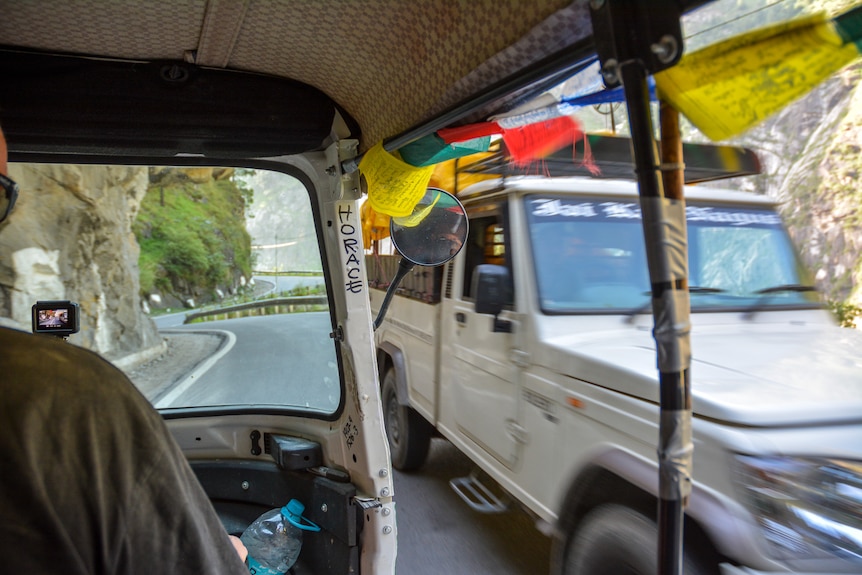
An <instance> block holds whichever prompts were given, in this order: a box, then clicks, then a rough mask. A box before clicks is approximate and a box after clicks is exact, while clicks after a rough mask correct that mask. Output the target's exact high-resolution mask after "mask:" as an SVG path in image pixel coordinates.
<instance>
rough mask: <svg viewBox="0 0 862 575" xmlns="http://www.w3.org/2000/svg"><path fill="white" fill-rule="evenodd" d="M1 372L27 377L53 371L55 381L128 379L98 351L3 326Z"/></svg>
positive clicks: (0, 335)
mask: <svg viewBox="0 0 862 575" xmlns="http://www.w3.org/2000/svg"><path fill="white" fill-rule="evenodd" d="M0 349H2V350H3V353H2V354H0V371H3V372H4V373H7V374H18V375H19V376H21V377H26V376H27V374H28V373H30V372H33V373H44V372H45V371H46V370H50V372H51V373H52V375H53V377H54V378H64V376H65V375H69V374H75V375H76V376H77V377H78V378H80V376H82V375H85V374H89V375H91V376H95V377H97V378H103V377H111V378H122V379H126V376H125V374H124V373H123V372H122V371H120V370H119V369H118V368H117V367H116V366H114V365H113V364H112V363H110V362H109V361H108V360H106V359H105V358H103V357H102V356H100V355H99V354H97V353H96V352H93V351H90V350H88V349H84V348H82V347H78V346H76V345H74V344H71V343H68V342H66V341H63V340H62V339H60V338H58V337H54V336H51V335H36V334H32V333H28V332H25V331H21V330H17V329H11V328H7V327H0Z"/></svg>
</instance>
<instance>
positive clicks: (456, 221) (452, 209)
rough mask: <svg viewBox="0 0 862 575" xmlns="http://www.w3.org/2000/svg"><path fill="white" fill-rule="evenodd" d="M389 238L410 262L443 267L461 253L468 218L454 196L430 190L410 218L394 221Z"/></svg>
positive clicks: (435, 189) (433, 189) (395, 219)
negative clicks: (442, 265) (441, 265)
mask: <svg viewBox="0 0 862 575" xmlns="http://www.w3.org/2000/svg"><path fill="white" fill-rule="evenodd" d="M390 235H391V237H392V241H393V242H394V243H395V247H396V248H398V251H399V252H400V253H401V255H402V256H404V257H405V258H406V259H407V260H409V261H411V262H413V263H414V264H419V265H425V266H432V265H440V264H443V263H445V262H447V261H449V260H451V259H452V258H454V257H455V256H456V255H457V254H458V252H459V251H461V248H462V247H463V245H464V240H465V239H466V237H467V215H466V212H465V211H464V206H462V205H461V202H459V201H458V199H457V198H455V197H454V196H453V195H451V194H449V193H447V192H444V191H442V190H439V189H437V188H428V190H427V191H426V192H425V195H424V196H423V197H422V199H421V200H419V203H418V204H417V205H416V207H415V208H414V209H413V213H412V214H411V215H409V216H406V217H403V218H392V220H391V224H390Z"/></svg>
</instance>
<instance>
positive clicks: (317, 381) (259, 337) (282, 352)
mask: <svg viewBox="0 0 862 575" xmlns="http://www.w3.org/2000/svg"><path fill="white" fill-rule="evenodd" d="M190 328H191V329H198V330H199V329H207V330H224V331H227V332H230V333H231V334H233V336H234V338H235V341H233V345H232V346H231V347H230V348H229V349H227V350H226V353H224V351H223V352H222V353H224V355H223V356H222V357H220V358H218V367H217V368H215V369H208V370H207V371H206V372H204V373H202V374H201V375H200V376H199V377H196V378H195V379H194V380H193V381H189V383H191V385H188V386H187V387H185V388H184V389H183V392H182V393H177V392H176V391H172V392H171V394H170V399H169V400H167V401H165V402H164V403H161V402H160V403H159V404H158V406H159V407H160V408H162V407H170V406H191V405H222V404H245V405H249V404H275V405H297V406H300V407H309V406H310V407H312V408H317V409H322V410H324V411H327V412H331V411H333V410H335V409H336V408H337V407H338V402H339V395H340V390H339V384H338V365H337V363H336V357H335V346H334V344H333V341H332V339H331V338H330V337H329V334H330V332H331V331H332V328H331V326H330V319H329V312H307V313H295V314H284V315H272V316H260V317H245V318H238V319H232V320H221V321H209V322H206V323H205V324H195V325H194V326H190ZM234 338H232V339H234ZM327 353H328V354H329V356H328V357H327V356H326V355H325V354H327ZM315 356H317V357H319V358H320V360H309V359H308V358H309V357H315ZM180 386H181V387H183V386H184V384H183V383H181V384H180Z"/></svg>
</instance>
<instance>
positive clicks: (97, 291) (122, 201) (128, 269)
mask: <svg viewBox="0 0 862 575" xmlns="http://www.w3.org/2000/svg"><path fill="white" fill-rule="evenodd" d="M10 175H11V177H12V178H13V179H15V180H16V181H17V182H18V183H19V185H20V187H21V194H20V196H19V199H18V202H17V204H16V206H15V211H14V213H13V215H12V216H11V217H10V218H9V220H8V221H7V222H6V223H4V224H2V227H0V316H2V317H4V318H7V320H6V321H5V322H4V323H6V324H11V325H14V326H17V327H19V328H21V329H25V330H28V331H29V330H30V309H31V306H32V305H33V303H35V302H36V301H37V300H66V299H69V300H73V301H77V302H78V303H79V304H80V306H81V307H80V310H81V331H80V333H79V334H78V335H75V336H73V338H74V339H73V340H70V341H74V343H76V344H77V345H81V346H83V347H87V348H90V349H93V350H95V351H98V352H99V353H101V354H102V355H104V356H106V357H108V358H109V359H118V358H122V357H125V356H128V355H129V354H132V353H140V352H142V351H144V352H145V351H146V350H150V349H158V348H160V346H161V345H162V341H161V338H160V337H159V334H158V331H157V330H156V327H155V324H154V323H153V322H152V320H151V319H150V318H149V317H148V316H146V315H145V314H143V313H142V310H141V301H140V298H139V297H138V293H139V291H140V290H139V286H138V253H139V251H138V244H137V242H136V241H135V237H134V235H133V233H132V222H133V221H134V219H135V216H136V214H137V212H138V208H139V206H140V202H141V199H142V198H143V197H144V194H145V193H146V191H147V186H148V181H149V180H148V175H147V168H138V167H104V166H69V165H47V164H17V165H12V166H10Z"/></svg>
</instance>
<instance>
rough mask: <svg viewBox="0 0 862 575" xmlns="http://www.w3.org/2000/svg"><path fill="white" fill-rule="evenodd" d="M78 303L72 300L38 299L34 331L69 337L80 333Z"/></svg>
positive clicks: (34, 307)
mask: <svg viewBox="0 0 862 575" xmlns="http://www.w3.org/2000/svg"><path fill="white" fill-rule="evenodd" d="M78 311H79V307H78V304H76V303H75V302H71V301H37V302H36V303H35V304H34V305H33V333H49V334H51V335H56V336H60V337H67V336H70V335H72V334H73V333H78V330H79V329H80V323H79V322H80V319H79V316H80V314H79V313H78Z"/></svg>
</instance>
